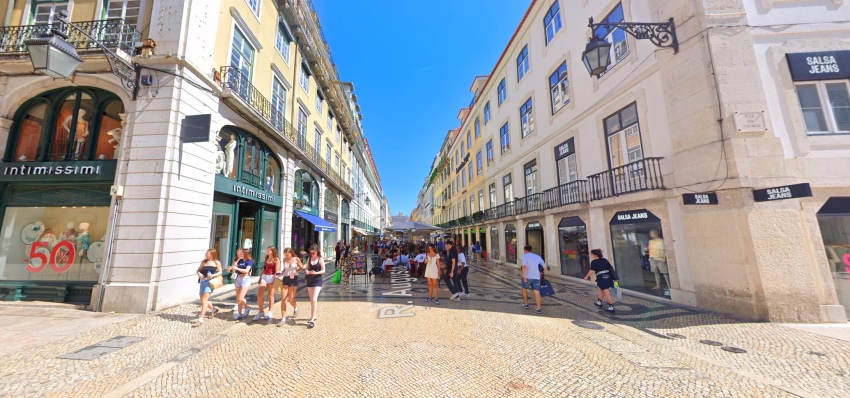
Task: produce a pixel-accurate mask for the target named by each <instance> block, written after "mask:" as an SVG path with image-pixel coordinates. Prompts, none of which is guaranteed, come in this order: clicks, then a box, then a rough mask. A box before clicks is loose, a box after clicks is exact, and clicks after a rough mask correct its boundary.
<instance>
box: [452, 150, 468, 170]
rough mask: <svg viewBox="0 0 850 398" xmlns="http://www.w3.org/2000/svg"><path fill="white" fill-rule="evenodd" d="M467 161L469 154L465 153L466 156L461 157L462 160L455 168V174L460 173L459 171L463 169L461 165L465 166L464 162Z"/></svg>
mask: <svg viewBox="0 0 850 398" xmlns="http://www.w3.org/2000/svg"><path fill="white" fill-rule="evenodd" d="M468 161H469V154H468V153H467V154H466V156H464V157H463V161H462V162H460V164H459V165H458V166H457V168H455V174H457V173H460V171H461V170H463V166H466V162H468Z"/></svg>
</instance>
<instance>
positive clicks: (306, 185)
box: [294, 170, 319, 208]
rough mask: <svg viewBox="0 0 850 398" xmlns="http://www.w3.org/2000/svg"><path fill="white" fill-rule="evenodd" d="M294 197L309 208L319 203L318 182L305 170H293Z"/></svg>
mask: <svg viewBox="0 0 850 398" xmlns="http://www.w3.org/2000/svg"><path fill="white" fill-rule="evenodd" d="M294 188H295V192H294V196H295V199H300V200H301V201H303V202H304V207H307V208H311V207H315V206H318V205H319V184H318V183H317V182H316V179H315V178H313V176H312V175H310V173H308V172H307V171H305V170H297V171H295V187H294Z"/></svg>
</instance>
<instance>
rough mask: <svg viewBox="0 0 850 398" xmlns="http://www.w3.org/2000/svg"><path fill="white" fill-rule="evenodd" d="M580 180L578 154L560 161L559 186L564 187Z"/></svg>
mask: <svg viewBox="0 0 850 398" xmlns="http://www.w3.org/2000/svg"><path fill="white" fill-rule="evenodd" d="M575 180H578V166H577V165H576V154H575V153H573V154H571V155H569V156H567V157H565V158H562V159H558V185H559V186H560V185H564V184H567V183H570V182H573V181H575Z"/></svg>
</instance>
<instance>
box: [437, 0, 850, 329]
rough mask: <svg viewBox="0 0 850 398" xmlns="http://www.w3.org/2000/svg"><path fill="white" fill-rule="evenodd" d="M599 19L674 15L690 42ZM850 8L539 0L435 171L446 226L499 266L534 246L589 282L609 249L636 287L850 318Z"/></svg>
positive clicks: (755, 312)
mask: <svg viewBox="0 0 850 398" xmlns="http://www.w3.org/2000/svg"><path fill="white" fill-rule="evenodd" d="M590 17H592V18H593V19H594V21H595V22H596V23H600V22H602V23H610V24H616V23H618V22H638V23H660V22H666V21H668V20H670V19H671V18H672V21H673V24H674V26H675V31H676V35H677V39H678V52H675V51H674V50H673V49H672V48H667V47H657V46H656V45H654V44H653V43H652V42H650V41H649V40H638V39H636V38H635V37H633V36H632V35H630V34H628V33H627V32H625V31H624V30H623V29H621V28H617V27H615V26H611V25H603V26H599V27H597V26H595V27H594V28H590V27H589V26H588V19H589V18H590ZM848 21H850V4H848V3H847V2H845V1H843V0H830V1H825V0H824V1H822V0H806V1H776V0H774V1H768V0H733V1H727V0H723V1H720V0H701V1H697V2H693V1H684V0H666V1H656V0H610V1H587V0H535V1H532V2H531V5H530V6H529V8H528V11H527V12H526V14H525V16H524V17H523V19H522V22H521V23H520V25H519V26H517V28H516V31H515V33H514V35H513V37H512V38H511V40H510V41H509V43H508V44H507V46H506V47H505V50H504V52H503V53H502V54H501V56H499V58H498V61H497V62H496V64H495V65H494V66H493V70H492V71H491V72H490V74H489V75H488V76H486V77H476V78H475V79H473V85H472V90H471V91H472V92H473V95H474V99H473V102H472V104H471V105H470V106H469V107H468V108H464V109H463V110H461V113H460V119H461V124H460V126H459V127H457V128H456V129H454V130H452V131H450V132H449V134H448V135H447V136H446V142H445V143H444V145H443V147H442V149H441V152H440V154H439V155H438V158H439V159H438V161H436V162H435V164H436V165H435V166H434V167H433V168H432V170H430V173H429V176H430V178H429V181H430V183H431V184H433V186H434V191H435V198H436V199H435V200H436V202H437V203H438V204H439V205H438V206H435V218H434V220H435V222H436V223H439V224H440V225H441V226H442V227H443V228H445V229H446V230H447V231H450V232H451V233H452V234H453V235H455V237H456V238H457V239H460V240H464V241H466V240H467V239H468V241H474V240H482V241H485V240H486V246H485V247H486V249H487V251H488V253H487V255H488V257H489V258H490V259H491V260H493V261H496V262H499V263H504V264H508V265H512V266H518V265H517V264H518V263H519V260H518V257H521V254H522V247H523V246H525V245H530V246H531V247H532V250H533V251H535V252H537V253H539V254H541V255H542V256H543V257H544V259H545V261H546V262H547V263H548V264H549V265H550V266H551V267H552V272H555V273H560V274H563V275H566V276H569V277H576V278H580V277H583V276H584V275H585V274H586V273H587V271H588V267H589V262H590V258H589V256H588V251H589V250H590V249H595V248H600V249H602V250H603V251H604V252H605V255H606V257H608V258H610V259H611V260H612V262H613V264H614V265H615V267H616V268H617V271H618V273H619V277H620V284H621V286H623V287H624V288H625V289H629V290H631V291H632V292H634V293H635V294H647V295H654V296H657V297H659V298H662V299H669V300H672V301H674V302H677V303H682V304H686V305H690V306H696V307H699V308H704V309H706V310H712V311H718V312H722V313H726V314H731V315H734V316H737V317H741V318H746V319H753V320H769V321H779V322H846V321H847V313H848V311H850V282H848V280H850V235H848V231H850V134H848V133H850V95H848V92H850V42H848V41H847V37H848V32H850V22H848ZM593 35H598V36H599V37H600V38H603V39H604V40H605V41H607V42H608V43H609V44H610V47H611V49H610V57H611V60H612V63H611V65H610V66H609V67H608V68H607V70H605V71H604V73H603V74H602V75H601V76H599V77H591V75H590V74H589V72H588V70H587V69H586V68H585V66H584V64H583V60H582V53H583V52H584V51H585V46H586V44H587V43H588V39H589V38H590V37H592V36H593ZM479 123H480V129H481V134H480V135H479V134H477V130H478V127H477V125H478V124H479ZM469 131H472V135H471V136H472V138H471V141H472V143H471V144H470V139H469V138H468V137H469V135H468V133H467V132H469ZM479 151H481V152H482V153H483V155H482V156H483V160H482V162H478V161H477V154H478V152H479ZM467 156H468V158H467ZM467 159H469V160H467ZM464 179H465V180H464ZM482 188H483V193H484V195H483V196H484V204H483V205H481V204H480V200H478V198H479V197H480V195H479V194H480V192H481V190H482ZM472 203H475V205H474V206H473V205H472ZM482 210H483V211H482ZM467 236H468V238H467Z"/></svg>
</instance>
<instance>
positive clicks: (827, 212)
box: [818, 197, 850, 317]
mask: <svg viewBox="0 0 850 398" xmlns="http://www.w3.org/2000/svg"><path fill="white" fill-rule="evenodd" d="M818 225H819V226H820V233H821V236H822V237H823V245H824V248H825V249H826V258H827V260H828V261H829V270H830V272H831V274H832V281H833V283H834V284H835V293H836V294H837V295H838V303H839V304H841V305H843V306H844V310H845V311H846V312H847V316H848V317H850V197H833V198H830V199H829V200H827V201H826V203H825V204H824V205H823V207H821V209H820V210H819V211H818Z"/></svg>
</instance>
